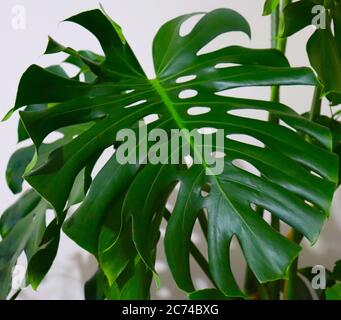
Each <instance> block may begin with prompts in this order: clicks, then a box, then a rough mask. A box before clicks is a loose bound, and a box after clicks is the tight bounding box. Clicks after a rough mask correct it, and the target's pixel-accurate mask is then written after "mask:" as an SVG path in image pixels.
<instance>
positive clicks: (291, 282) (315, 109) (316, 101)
mask: <svg viewBox="0 0 341 320" xmlns="http://www.w3.org/2000/svg"><path fill="white" fill-rule="evenodd" d="M321 92H322V88H321V87H320V86H316V87H315V90H314V96H313V101H312V103H311V108H310V112H309V119H310V120H311V121H315V120H316V118H317V117H318V116H319V115H320V113H321V103H322V99H321ZM288 238H289V239H290V240H292V241H294V242H296V243H300V242H301V241H302V238H303V236H302V235H301V234H300V233H299V232H297V231H296V230H295V229H291V230H290V232H289V234H288ZM297 266H298V257H297V258H296V259H295V260H294V261H293V263H292V264H291V266H290V268H289V271H288V280H286V281H285V282H284V299H285V300H293V299H295V288H296V284H297Z"/></svg>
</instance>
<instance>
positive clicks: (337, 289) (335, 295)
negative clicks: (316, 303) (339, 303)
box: [326, 283, 341, 300]
mask: <svg viewBox="0 0 341 320" xmlns="http://www.w3.org/2000/svg"><path fill="white" fill-rule="evenodd" d="M326 299H327V300H341V283H337V284H334V285H333V286H332V287H331V288H328V289H327V290H326Z"/></svg>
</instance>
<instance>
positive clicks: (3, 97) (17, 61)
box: [0, 0, 341, 299]
mask: <svg viewBox="0 0 341 320" xmlns="http://www.w3.org/2000/svg"><path fill="white" fill-rule="evenodd" d="M101 2H102V4H103V6H104V7H105V9H106V10H107V12H108V13H109V14H110V16H111V17H112V18H113V19H115V20H116V21H117V22H118V23H119V24H120V25H121V26H122V28H123V31H124V34H125V36H126V38H127V39H128V41H129V42H130V44H131V46H132V48H133V49H134V51H135V52H136V55H137V57H138V58H139V60H140V62H141V64H142V66H143V67H144V69H145V70H146V72H147V74H148V75H150V76H153V67H152V57H151V44H152V39H153V36H154V35H155V33H156V32H157V30H158V28H159V27H160V26H161V25H162V24H163V23H164V22H166V21H167V20H169V19H171V18H174V17H175V16H177V15H181V14H184V13H189V12H198V11H200V12H202V11H210V10H213V9H215V8H219V7H229V8H232V9H235V10H237V11H238V12H240V13H241V14H242V15H243V16H244V17H246V19H247V20H248V21H249V23H250V25H251V27H252V41H251V42H250V41H249V40H247V39H246V38H245V37H240V36H237V35H233V36H232V37H231V36H229V37H221V38H220V39H219V41H218V42H220V43H222V42H226V41H228V43H231V39H232V40H233V43H234V44H242V45H246V46H251V47H255V48H261V47H268V46H269V43H270V27H269V23H270V19H269V17H262V16H261V12H262V6H263V0H238V1H236V0H124V1H119V0H102V1H101ZM15 5H21V6H24V8H25V9H26V28H25V29H24V30H15V29H14V28H13V27H12V19H13V16H14V15H13V12H12V10H13V7H14V6H15ZM96 7H98V1H97V0H73V1H70V0H58V1H46V0H1V3H0V40H1V50H0V63H1V77H0V84H1V85H0V93H1V94H0V117H2V116H3V115H4V114H5V113H6V112H7V110H8V109H9V108H10V107H11V106H12V105H13V103H14V100H15V94H16V88H17V85H18V82H19V79H20V76H21V74H22V73H23V72H24V71H25V69H26V68H27V67H28V66H29V65H30V64H32V63H36V64H40V65H43V66H47V65H49V64H51V63H53V62H57V61H60V58H61V55H59V56H58V55H57V56H56V57H54V56H49V57H43V56H42V53H43V51H44V49H45V47H46V44H47V36H48V35H52V36H53V38H55V39H56V40H58V41H59V42H61V43H63V44H64V45H68V46H72V47H73V48H75V49H91V50H94V51H97V52H101V49H100V48H99V45H98V43H97V42H96V40H95V39H94V38H93V36H92V35H90V34H88V33H87V32H86V31H85V30H84V29H81V28H80V27H78V26H76V25H74V24H70V23H60V22H61V21H62V20H64V19H65V18H67V17H69V16H71V15H74V14H76V13H79V12H81V11H84V10H88V9H93V8H96ZM311 32H312V28H306V29H305V30H304V31H301V32H300V33H298V34H297V35H295V36H293V37H292V38H291V39H290V41H289V47H288V53H287V56H288V58H289V60H290V62H291V64H292V65H293V66H302V65H307V64H308V63H307V57H306V54H305V43H306V41H307V39H308V36H309V35H310V34H311ZM70 71H72V70H70ZM234 93H235V94H238V95H243V96H245V97H253V98H260V99H266V98H267V97H268V94H269V90H268V89H267V88H251V89H246V90H242V91H240V90H234ZM311 96H312V88H307V87H305V88H303V87H294V88H293V87H292V88H285V89H284V90H283V101H284V102H285V103H287V104H288V105H290V106H291V107H293V108H294V109H295V110H297V111H298V112H304V111H307V110H308V109H309V104H310V100H311ZM324 111H325V112H328V107H327V106H325V107H324ZM16 126H17V116H14V117H13V118H11V119H10V120H9V121H7V122H5V123H1V124H0V212H3V210H4V209H5V208H7V207H8V206H9V205H10V204H11V203H12V202H13V201H14V200H15V199H16V197H15V196H13V195H12V194H11V193H10V191H9V189H8V188H7V186H6V184H5V168H6V164H7V161H8V159H9V157H10V155H11V154H12V152H13V151H14V150H15V149H16V148H17V145H16V138H17V137H16ZM57 192H58V190H57ZM340 200H341V199H340V195H335V199H334V205H333V209H332V218H331V219H330V221H328V223H327V224H326V226H325V227H324V229H323V231H322V235H321V238H320V240H319V241H318V243H317V244H316V245H315V246H314V247H313V248H308V249H305V251H304V253H303V255H302V259H301V260H300V264H301V265H316V264H323V265H325V266H326V267H332V265H333V262H334V261H335V260H337V259H338V258H340V257H341V249H340V239H341V235H340V230H341V217H340V215H339V212H338V211H339V210H340V207H341V201H340ZM193 241H197V242H198V244H199V245H200V238H198V236H194V239H193ZM307 247H309V246H308V245H307ZM232 260H233V268H234V270H236V274H237V277H238V279H241V275H242V270H243V269H244V268H243V263H244V262H243V259H242V257H241V255H240V253H239V252H238V250H233V252H232ZM157 268H158V269H159V271H160V275H161V278H162V281H163V282H162V283H163V286H162V288H161V289H160V290H156V291H155V292H154V293H153V296H154V297H155V298H181V297H183V295H182V294H181V293H179V292H177V290H174V289H175V287H174V284H173V282H172V281H171V279H170V277H169V275H168V272H167V267H166V265H165V264H164V262H163V256H162V254H160V259H159V260H158V263H157ZM94 269H95V265H94V262H93V260H92V258H91V257H89V256H88V255H87V254H85V253H84V252H82V251H81V250H80V249H78V248H77V247H76V246H75V245H74V244H73V243H72V242H71V241H70V240H68V239H66V238H65V237H63V239H62V243H61V247H60V252H59V254H58V257H57V259H56V262H55V265H54V267H53V268H52V270H51V272H50V273H49V275H48V277H47V279H46V281H45V282H44V283H43V284H42V286H41V287H40V289H39V290H38V292H32V290H30V289H26V290H24V292H23V293H22V294H21V298H26V299H27V298H30V299H82V298H83V293H82V290H83V289H82V284H83V282H84V281H85V279H87V278H89V276H90V275H91V274H92V272H93V271H94ZM195 273H196V274H197V276H196V283H197V285H198V286H199V287H204V286H206V285H207V283H206V280H205V279H204V278H203V277H202V276H201V275H200V273H199V272H197V271H196V272H195Z"/></svg>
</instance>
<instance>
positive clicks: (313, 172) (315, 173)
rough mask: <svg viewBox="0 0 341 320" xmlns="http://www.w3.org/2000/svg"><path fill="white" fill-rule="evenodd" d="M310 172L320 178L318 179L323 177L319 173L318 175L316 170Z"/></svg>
mask: <svg viewBox="0 0 341 320" xmlns="http://www.w3.org/2000/svg"><path fill="white" fill-rule="evenodd" d="M310 173H311V174H312V175H313V176H315V177H318V178H320V179H323V177H322V176H321V175H319V174H318V173H317V172H315V171H310Z"/></svg>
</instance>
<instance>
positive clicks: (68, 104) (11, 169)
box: [0, 1, 339, 299]
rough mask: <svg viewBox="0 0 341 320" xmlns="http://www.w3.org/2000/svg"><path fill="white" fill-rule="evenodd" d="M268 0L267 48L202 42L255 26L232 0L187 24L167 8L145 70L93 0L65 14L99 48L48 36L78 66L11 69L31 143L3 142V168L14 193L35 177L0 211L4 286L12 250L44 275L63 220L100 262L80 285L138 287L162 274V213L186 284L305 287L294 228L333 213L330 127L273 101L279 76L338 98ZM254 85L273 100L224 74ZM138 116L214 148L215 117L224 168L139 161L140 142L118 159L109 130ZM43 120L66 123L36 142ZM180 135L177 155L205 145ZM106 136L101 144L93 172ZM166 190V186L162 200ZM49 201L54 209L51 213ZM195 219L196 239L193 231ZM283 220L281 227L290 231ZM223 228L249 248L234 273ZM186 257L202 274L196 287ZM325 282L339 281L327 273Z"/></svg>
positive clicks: (242, 294) (167, 244) (46, 124)
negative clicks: (8, 151)
mask: <svg viewBox="0 0 341 320" xmlns="http://www.w3.org/2000/svg"><path fill="white" fill-rule="evenodd" d="M279 2H280V1H267V3H266V8H267V10H268V11H269V10H270V12H271V10H274V13H273V17H274V19H273V28H272V29H273V31H274V34H273V35H274V41H273V48H270V49H267V48H266V49H252V48H246V47H242V46H226V47H223V48H221V49H218V50H215V51H209V52H207V51H205V50H202V49H203V48H205V46H206V45H207V44H209V43H210V42H211V41H212V40H214V39H215V38H216V37H218V36H219V35H221V34H225V33H230V32H240V33H243V34H245V35H246V36H248V37H250V36H251V31H250V27H249V25H248V23H247V21H246V20H245V19H244V18H243V17H242V16H241V15H239V14H238V13H237V12H235V11H233V10H229V9H218V10H214V11H212V12H209V13H206V14H201V15H202V17H201V19H200V20H199V21H198V22H197V23H196V24H195V26H194V27H193V29H192V30H191V31H190V32H188V33H186V34H183V33H182V32H181V27H182V26H183V24H184V23H185V22H187V21H188V19H190V18H191V17H193V16H194V15H193V14H189V15H184V16H180V17H178V18H176V19H174V20H171V21H169V22H167V23H166V24H165V25H164V26H162V27H161V29H160V30H159V31H158V33H157V35H156V36H155V39H154V42H153V60H154V69H155V78H154V79H149V78H148V77H147V76H146V74H145V72H144V71H143V69H142V67H141V66H140V64H139V61H138V59H137V57H136V56H135V55H134V53H133V51H132V50H131V48H130V46H129V44H128V43H127V40H126V39H125V38H124V35H123V32H122V30H121V29H120V27H119V26H118V25H117V24H116V23H115V22H114V21H112V20H111V19H110V18H109V17H108V16H107V15H106V13H105V12H104V11H103V10H93V11H88V12H84V13H81V14H78V15H76V16H73V17H71V18H69V19H67V21H70V22H74V23H77V24H79V25H81V26H82V27H84V28H86V29H87V30H88V31H90V32H91V33H92V34H93V35H94V36H95V37H96V38H97V39H98V41H99V43H100V45H101V47H102V49H103V52H104V56H102V55H98V54H95V53H93V52H89V51H76V50H74V49H72V48H69V47H64V46H62V45H61V44H59V43H58V42H57V41H55V40H53V39H51V38H50V39H49V43H48V46H47V50H46V52H45V53H46V54H54V53H59V52H64V53H65V54H67V58H66V60H65V61H63V63H69V64H72V65H74V66H76V67H77V68H78V70H79V72H78V74H77V75H76V76H74V77H69V76H68V75H67V74H66V73H65V71H64V70H63V68H62V65H60V66H56V65H55V66H51V67H48V68H42V67H39V66H37V65H32V66H31V67H29V68H28V70H27V71H26V72H25V73H24V74H23V76H22V78H21V81H20V84H19V89H18V94H17V99H16V102H15V106H14V108H13V109H12V110H11V111H10V112H9V113H8V114H7V116H6V117H5V118H6V119H7V118H9V117H10V115H11V114H12V113H13V112H16V111H17V110H19V109H20V111H19V113H20V124H19V127H18V136H19V141H24V140H28V139H30V140H32V142H33V145H32V146H29V147H25V148H22V149H19V150H18V151H17V152H15V153H14V154H13V156H12V157H11V159H10V161H9V164H8V169H7V182H8V185H9V187H10V188H11V190H12V191H13V193H20V192H22V189H23V188H22V184H23V179H25V180H26V181H27V182H28V183H29V185H30V186H31V189H29V190H26V191H25V192H23V194H22V195H21V197H20V198H19V200H18V201H17V202H16V203H15V204H14V205H12V206H11V207H10V208H8V209H7V210H6V211H5V212H4V214H3V215H2V216H1V220H0V232H1V237H2V240H1V242H0V297H1V298H2V299H5V298H7V297H8V296H9V294H10V291H11V277H12V270H13V267H14V266H15V265H16V263H17V259H18V257H19V256H20V255H21V254H22V253H24V254H25V255H26V258H27V261H28V267H27V275H26V284H27V285H31V286H32V287H33V288H34V289H36V288H37V287H38V286H39V284H40V283H41V281H42V280H43V278H44V276H45V275H46V274H47V272H48V270H49V268H50V267H51V265H52V263H53V260H54V257H55V256H56V253H57V250H58V245H59V238H60V233H61V230H63V232H64V233H66V235H67V236H69V237H70V238H71V239H72V240H74V241H75V242H76V243H77V244H78V245H79V246H80V247H82V248H83V249H85V250H87V251H88V252H90V253H91V254H92V255H94V256H95V257H96V259H97V262H98V271H97V273H96V274H95V275H94V276H93V278H91V279H90V280H89V281H88V282H87V283H86V284H85V297H86V298H88V299H148V298H149V297H150V286H151V282H152V280H153V279H155V281H156V282H159V277H158V275H157V272H156V271H155V256H156V249H157V246H158V243H159V242H160V224H161V222H162V221H163V220H164V221H165V222H166V224H167V228H166V232H165V237H164V248H165V253H166V257H167V262H168V266H169V269H170V271H171V273H172V276H173V278H174V281H175V282H176V284H177V286H178V288H179V289H180V290H182V291H184V292H186V293H187V294H188V296H189V297H190V298H191V299H211V298H216V299H240V298H242V299H277V298H279V297H280V293H281V292H282V291H283V292H284V298H287V299H295V298H300V297H301V296H300V294H301V293H302V286H304V282H303V281H302V279H301V277H300V278H299V277H298V273H301V274H302V276H304V275H305V276H306V277H307V278H309V276H311V274H310V273H309V269H305V270H297V259H298V255H299V253H300V251H301V246H300V241H301V240H302V238H303V237H305V238H307V239H308V240H309V241H310V242H311V243H312V244H313V243H314V242H316V240H317V239H318V235H319V233H320V231H321V228H322V226H323V223H324V222H325V220H326V219H327V218H328V215H329V209H330V206H331V201H332V197H333V194H334V191H335V189H336V187H337V185H338V180H339V179H338V157H337V155H336V154H335V153H333V146H334V145H333V141H334V140H333V136H332V133H331V131H330V129H329V128H327V127H326V126H325V125H324V123H319V121H316V122H315V121H312V120H314V118H312V117H310V118H309V117H306V116H305V115H299V114H298V113H297V112H295V111H294V110H293V109H291V108H290V107H289V106H286V105H284V104H282V103H280V102H279V87H280V86H289V85H290V86H291V85H307V86H315V87H317V88H318V90H321V91H320V92H323V94H324V95H326V96H327V97H328V98H329V97H333V99H334V98H335V97H336V96H337V94H334V91H333V90H329V89H328V86H327V85H326V86H325V87H323V88H322V89H320V88H321V81H320V80H319V79H318V78H317V77H316V76H315V73H314V72H313V70H312V69H310V68H306V67H301V68H292V67H290V65H289V62H288V60H287V59H286V57H285V56H284V54H283V52H284V48H285V38H283V37H282V38H281V37H280V35H279V32H280V30H279V26H280V24H283V15H282V14H279V7H278V4H279ZM302 2H305V1H302ZM282 5H283V4H282ZM276 16H277V17H278V19H277V18H276ZM279 16H280V17H279ZM313 67H315V65H313ZM317 69H318V68H317ZM321 78H322V80H323V79H324V77H323V76H321ZM250 86H269V87H272V95H271V99H270V100H269V101H263V100H255V99H245V98H242V97H241V98H236V97H235V96H234V97H232V96H229V90H230V89H234V88H243V87H250ZM331 92H332V94H331V95H330V93H331ZM319 97H320V96H319ZM246 110H247V111H263V112H265V113H266V114H267V115H268V117H269V121H268V120H267V119H259V118H251V117H249V116H245V111H246ZM313 112H314V117H315V116H316V109H313ZM251 114H252V113H251ZM141 127H143V128H144V129H145V130H146V132H147V133H149V132H151V131H152V130H154V129H156V128H158V129H163V130H164V131H165V132H167V133H170V132H171V131H172V130H173V129H181V130H184V131H186V130H187V131H188V132H189V131H192V130H197V131H198V132H199V133H200V135H202V136H204V135H211V136H212V137H213V139H211V144H212V145H211V147H214V146H213V144H214V143H215V139H214V136H215V132H216V131H217V130H223V132H224V145H223V148H222V149H220V150H217V151H219V155H220V157H222V158H223V164H224V168H223V171H222V172H221V173H219V174H214V173H212V172H211V174H210V170H211V167H210V164H209V163H206V162H205V161H201V163H193V164H189V163H187V162H183V163H180V164H174V163H170V162H160V163H149V162H146V161H145V159H144V158H143V157H140V158H139V157H137V161H127V163H124V164H122V163H121V162H120V161H118V156H117V153H118V152H117V150H118V148H119V147H120V146H122V145H123V144H124V142H123V141H122V140H120V139H118V137H117V134H118V132H120V130H122V129H131V130H133V132H138V131H139V130H140V129H141ZM53 132H59V133H60V134H61V135H60V136H62V138H59V139H58V140H56V141H54V142H52V143H48V142H46V137H47V136H49V135H50V134H51V133H53ZM245 137H246V138H248V139H246V140H245V139H243V138H245ZM171 139H172V138H171V135H170V137H169V140H171ZM184 140H186V142H187V143H188V145H189V146H190V152H189V154H188V155H186V156H190V157H192V158H193V157H195V156H196V155H199V157H200V159H202V160H205V159H204V157H203V156H202V154H201V153H202V147H203V144H204V142H203V143H202V144H200V143H198V141H197V140H195V141H193V139H192V138H191V137H190V136H188V135H185V136H184ZM250 141H251V142H250ZM148 143H149V142H148ZM148 147H150V148H152V147H153V146H151V145H150V143H149V144H148ZM204 147H205V146H204ZM206 147H207V146H206ZM107 148H111V149H112V150H113V152H112V156H111V157H110V159H109V160H107V162H106V163H105V164H104V165H103V167H102V168H101V169H100V170H99V172H98V173H97V174H95V171H94V166H95V164H96V163H97V162H98V160H99V159H100V157H101V155H102V153H103V152H104V150H106V149H107ZM141 148H142V142H141V141H140V140H139V141H136V143H135V144H134V145H133V146H132V147H130V148H129V149H127V150H126V153H127V155H126V156H127V159H128V160H133V159H134V158H136V154H137V153H139V151H140V149H141ZM154 148H155V145H154ZM160 148H161V147H160ZM213 149H214V148H213ZM114 150H116V152H115V151H114ZM173 151H177V150H172V152H173ZM183 156H184V155H183ZM216 156H217V154H216ZM212 157H213V155H212ZM245 163H246V164H248V166H249V167H252V168H253V170H250V169H248V168H247V167H245ZM170 195H173V196H174V195H175V201H174V203H173V206H171V209H170V206H168V205H167V204H169V202H170V200H169V198H170ZM51 209H52V210H53V211H54V213H55V216H54V219H52V221H51V222H50V223H48V224H47V225H46V214H47V211H48V210H51ZM265 211H267V212H268V213H270V214H271V221H270V222H269V221H267V220H266V219H264V217H263V215H264V212H265ZM197 222H198V224H199V225H200V226H201V228H202V233H203V238H205V239H206V240H207V252H201V251H200V250H199V249H198V248H197V247H196V246H195V244H194V243H193V242H192V241H191V235H192V232H193V228H194V226H195V224H196V223H197ZM280 222H283V223H285V224H287V225H288V226H289V227H290V228H291V231H290V232H289V235H288V236H286V235H285V234H283V231H281V228H280V226H281V224H280ZM233 238H236V239H237V240H238V242H239V244H240V246H241V249H242V252H243V254H244V256H245V260H246V263H247V274H246V278H247V279H246V282H245V288H241V287H240V286H239V285H238V284H237V282H236V280H235V277H234V275H233V273H232V271H231V262H230V257H229V256H230V253H229V251H230V245H231V241H232V240H233ZM190 256H193V258H194V259H195V260H196V262H197V263H198V265H199V266H200V267H201V268H202V270H203V271H204V272H205V273H206V275H207V277H208V279H209V280H210V283H211V286H210V287H208V288H206V289H204V290H197V288H196V287H195V286H194V284H193V281H192V276H191V268H190ZM304 272H305V273H304ZM330 281H331V282H333V284H334V283H335V281H336V280H335V279H334V280H333V279H332V276H331V279H330ZM333 290H335V289H333ZM308 291H309V290H308ZM308 293H309V292H308ZM16 294H17V293H15V295H14V297H15V296H16ZM303 295H305V297H306V296H307V288H304V289H303ZM321 297H322V298H323V297H324V295H321Z"/></svg>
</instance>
